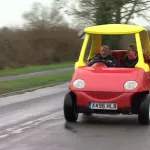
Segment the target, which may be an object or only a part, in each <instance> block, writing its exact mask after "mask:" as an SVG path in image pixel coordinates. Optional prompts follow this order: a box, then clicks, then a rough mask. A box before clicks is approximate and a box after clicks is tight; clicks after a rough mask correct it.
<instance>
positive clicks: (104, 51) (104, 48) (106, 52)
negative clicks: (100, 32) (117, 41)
mask: <svg viewBox="0 0 150 150" xmlns="http://www.w3.org/2000/svg"><path fill="white" fill-rule="evenodd" d="M100 53H101V55H102V57H107V56H108V55H109V53H110V51H109V47H108V46H107V45H103V46H102V47H101V50H100Z"/></svg>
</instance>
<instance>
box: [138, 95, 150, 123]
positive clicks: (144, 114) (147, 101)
mask: <svg viewBox="0 0 150 150" xmlns="http://www.w3.org/2000/svg"><path fill="white" fill-rule="evenodd" d="M138 120H139V123H140V124H142V125H149V124H150V95H149V94H147V95H145V96H144V97H143V99H142V102H141V104H140V111H139V114H138Z"/></svg>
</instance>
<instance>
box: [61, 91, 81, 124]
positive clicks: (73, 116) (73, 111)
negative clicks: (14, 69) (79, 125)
mask: <svg viewBox="0 0 150 150" xmlns="http://www.w3.org/2000/svg"><path fill="white" fill-rule="evenodd" d="M64 117H65V119H66V120H67V121H69V122H76V120H77V119H78V112H77V108H76V99H75V95H73V94H72V93H71V92H69V93H67V94H66V95H65V98H64Z"/></svg>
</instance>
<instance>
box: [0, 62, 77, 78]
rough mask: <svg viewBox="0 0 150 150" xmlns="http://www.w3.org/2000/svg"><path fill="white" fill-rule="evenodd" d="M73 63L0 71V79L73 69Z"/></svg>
mask: <svg viewBox="0 0 150 150" xmlns="http://www.w3.org/2000/svg"><path fill="white" fill-rule="evenodd" d="M74 63H75V62H63V63H57V64H50V65H39V66H27V67H22V68H18V69H5V70H0V77H6V76H14V75H22V74H29V73H35V72H43V71H49V70H56V69H59V70H60V68H61V69H64V68H69V67H72V68H73V67H74Z"/></svg>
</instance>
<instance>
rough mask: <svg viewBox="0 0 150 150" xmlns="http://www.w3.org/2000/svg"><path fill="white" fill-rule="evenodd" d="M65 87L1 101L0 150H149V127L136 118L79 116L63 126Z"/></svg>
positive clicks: (1, 99) (50, 88)
mask: <svg viewBox="0 0 150 150" xmlns="http://www.w3.org/2000/svg"><path fill="white" fill-rule="evenodd" d="M67 85H68V84H64V85H60V86H55V87H49V88H45V89H40V90H37V91H34V92H29V93H25V94H22V95H17V96H10V97H6V98H0V150H86V149H87V150H149V149H150V138H149V137H150V127H149V126H140V125H139V124H138V121H137V117H136V116H122V115H114V116H109V115H92V116H90V117H87V116H84V115H82V114H81V115H80V116H79V119H78V122H77V123H66V122H65V120H64V117H63V110H62V107H63V98H64V94H65V93H66V92H67Z"/></svg>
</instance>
